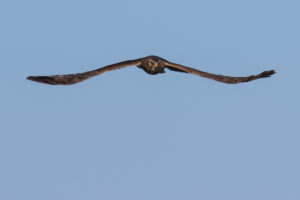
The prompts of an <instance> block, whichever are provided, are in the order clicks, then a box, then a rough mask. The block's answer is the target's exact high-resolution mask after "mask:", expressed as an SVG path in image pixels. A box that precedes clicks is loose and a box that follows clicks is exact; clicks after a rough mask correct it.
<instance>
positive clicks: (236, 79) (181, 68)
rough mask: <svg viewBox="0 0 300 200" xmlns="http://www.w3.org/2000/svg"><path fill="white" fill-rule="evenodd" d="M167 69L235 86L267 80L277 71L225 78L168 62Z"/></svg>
mask: <svg viewBox="0 0 300 200" xmlns="http://www.w3.org/2000/svg"><path fill="white" fill-rule="evenodd" d="M165 65H166V67H167V68H168V69H170V70H173V71H183V72H187V73H190V74H194V75H198V76H202V77H205V78H209V79H212V80H215V81H219V82H223V83H229V84H235V83H242V82H248V81H253V80H256V79H259V78H266V77H270V76H271V75H272V74H275V73H276V72H275V70H269V71H264V72H262V73H260V74H258V75H251V76H246V77H232V76H223V75H217V74H211V73H207V72H203V71H200V70H197V69H194V68H190V67H186V66H183V65H179V64H176V63H172V62H166V63H165Z"/></svg>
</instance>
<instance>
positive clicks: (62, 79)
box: [27, 56, 275, 85]
mask: <svg viewBox="0 0 300 200" xmlns="http://www.w3.org/2000/svg"><path fill="white" fill-rule="evenodd" d="M134 65H136V66H137V67H138V68H141V69H143V70H144V71H145V72H147V73H148V74H152V75H154V74H160V73H165V68H168V69H169V70H172V71H177V72H185V73H190V74H194V75H198V76H202V77H205V78H209V79H213V80H215V81H219V82H223V83H230V84H235V83H241V82H248V81H253V80H256V79H259V78H266V77H270V76H271V75H272V74H275V71H274V70H269V71H264V72H262V73H260V74H258V75H252V76H247V77H231V76H223V75H217V74H211V73H207V72H203V71H199V70H197V69H193V68H190V67H186V66H183V65H179V64H176V63H172V62H169V61H167V60H165V59H163V58H160V57H158V56H147V57H144V58H139V59H136V60H127V61H124V62H119V63H116V64H112V65H107V66H105V67H102V68H99V69H96V70H92V71H88V72H83V73H77V74H66V75H53V76H29V77H27V79H28V80H32V81H36V82H40V83H46V84H52V85H71V84H75V83H78V82H81V81H84V80H86V79H88V78H91V77H94V76H97V75H100V74H102V73H104V72H108V71H112V70H116V69H120V68H123V67H128V66H134Z"/></svg>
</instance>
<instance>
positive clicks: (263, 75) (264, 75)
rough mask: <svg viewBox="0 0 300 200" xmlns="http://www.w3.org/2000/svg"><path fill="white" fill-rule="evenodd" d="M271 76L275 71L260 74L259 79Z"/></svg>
mask: <svg viewBox="0 0 300 200" xmlns="http://www.w3.org/2000/svg"><path fill="white" fill-rule="evenodd" d="M273 74H276V71H275V70H274V69H272V70H268V71H264V72H262V73H261V74H260V77H261V78H267V77H271V76H272V75H273Z"/></svg>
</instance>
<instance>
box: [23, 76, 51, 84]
mask: <svg viewBox="0 0 300 200" xmlns="http://www.w3.org/2000/svg"><path fill="white" fill-rule="evenodd" d="M26 79H27V80H31V81H35V82H39V83H45V84H51V85H55V84H54V83H53V82H52V81H51V80H50V79H51V78H50V77H49V76H28V77H27V78H26Z"/></svg>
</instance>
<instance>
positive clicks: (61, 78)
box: [27, 59, 141, 85]
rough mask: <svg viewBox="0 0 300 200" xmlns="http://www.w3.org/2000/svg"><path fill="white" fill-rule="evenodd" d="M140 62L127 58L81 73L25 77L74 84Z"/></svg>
mask: <svg viewBox="0 0 300 200" xmlns="http://www.w3.org/2000/svg"><path fill="white" fill-rule="evenodd" d="M140 62H141V59H136V60H127V61H123V62H119V63H115V64H112V65H107V66H105V67H102V68H99V69H95V70H92V71H87V72H83V73H77V74H65V75H52V76H29V77H27V79H28V80H32V81H36V82H39V83H46V84H51V85H71V84H75V83H79V82H81V81H84V80H86V79H88V78H91V77H94V76H97V75H100V74H102V73H104V72H109V71H112V70H116V69H120V68H124V67H128V66H131V65H139V64H140Z"/></svg>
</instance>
